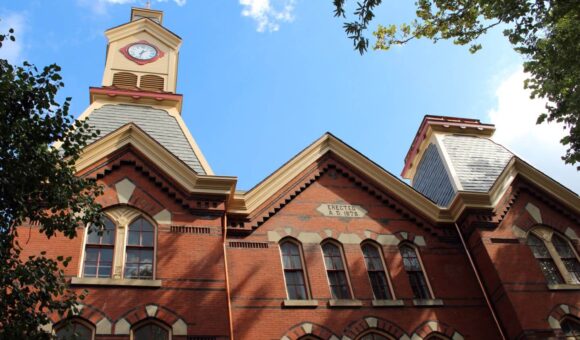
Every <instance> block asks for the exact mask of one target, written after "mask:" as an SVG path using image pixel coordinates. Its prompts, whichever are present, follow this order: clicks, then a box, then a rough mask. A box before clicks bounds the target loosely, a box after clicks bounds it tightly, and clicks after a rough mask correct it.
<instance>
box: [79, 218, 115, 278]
mask: <svg viewBox="0 0 580 340" xmlns="http://www.w3.org/2000/svg"><path fill="white" fill-rule="evenodd" d="M102 222H103V227H102V228H101V230H94V229H92V228H90V227H89V228H88V230H87V238H86V240H87V241H86V245H85V256H84V267H83V276H85V277H102V278H106V277H111V272H112V268H113V251H114V249H115V224H114V223H113V222H112V221H111V220H110V219H109V218H107V217H103V221H102Z"/></svg>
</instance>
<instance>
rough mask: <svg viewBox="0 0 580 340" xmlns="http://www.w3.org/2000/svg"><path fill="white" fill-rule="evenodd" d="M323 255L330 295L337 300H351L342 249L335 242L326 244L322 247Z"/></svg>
mask: <svg viewBox="0 0 580 340" xmlns="http://www.w3.org/2000/svg"><path fill="white" fill-rule="evenodd" d="M322 253H323V255H324V264H325V266H326V275H327V276H328V285H329V287H330V295H331V296H332V298H333V299H337V300H340V299H351V298H352V294H351V290H350V285H349V282H348V276H347V274H346V269H345V266H344V258H343V255H342V250H341V248H340V247H339V246H338V245H336V244H334V243H333V242H325V243H324V244H323V245H322Z"/></svg>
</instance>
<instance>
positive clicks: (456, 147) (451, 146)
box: [443, 135, 514, 192]
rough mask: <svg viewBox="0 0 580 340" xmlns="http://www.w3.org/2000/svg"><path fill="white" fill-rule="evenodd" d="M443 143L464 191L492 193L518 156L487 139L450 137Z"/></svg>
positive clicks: (446, 137) (445, 138)
mask: <svg viewBox="0 0 580 340" xmlns="http://www.w3.org/2000/svg"><path fill="white" fill-rule="evenodd" d="M443 144H444V145H445V148H446V150H447V154H448V155H449V157H450V158H451V163H452V164H453V168H454V169H455V172H456V173H457V176H458V177H459V182H460V183H461V185H462V186H463V190H464V191H476V192H487V191H489V189H490V188H491V186H492V185H493V183H494V182H495V180H496V179H497V177H498V176H499V175H500V174H501V172H502V171H503V169H505V167H506V165H507V164H508V162H509V161H510V159H511V158H512V157H513V156H514V155H513V154H512V153H511V152H509V151H508V150H507V149H506V148H504V147H503V146H501V145H499V144H496V143H495V142H493V141H492V140H490V139H487V138H481V137H473V136H461V135H447V136H445V137H444V139H443Z"/></svg>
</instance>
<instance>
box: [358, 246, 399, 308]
mask: <svg viewBox="0 0 580 340" xmlns="http://www.w3.org/2000/svg"><path fill="white" fill-rule="evenodd" d="M361 248H362V252H363V256H364V258H365V264H366V267H367V273H368V274H369V280H370V281H371V287H372V289H373V295H374V298H375V300H388V299H391V298H392V296H391V291H390V288H389V280H388V278H387V273H386V271H385V266H384V261H383V257H382V255H381V251H380V250H379V248H378V247H377V246H375V245H374V244H371V243H365V244H363V245H362V246H361Z"/></svg>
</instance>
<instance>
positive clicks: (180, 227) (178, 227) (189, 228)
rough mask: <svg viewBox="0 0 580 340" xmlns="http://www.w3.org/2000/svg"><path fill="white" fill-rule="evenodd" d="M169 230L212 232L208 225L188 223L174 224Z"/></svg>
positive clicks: (178, 231)
mask: <svg viewBox="0 0 580 340" xmlns="http://www.w3.org/2000/svg"><path fill="white" fill-rule="evenodd" d="M169 230H170V231H171V232H172V233H180V234H209V233H210V232H211V230H210V228H208V227H193V226H187V225H172V226H171V227H170V229H169Z"/></svg>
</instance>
